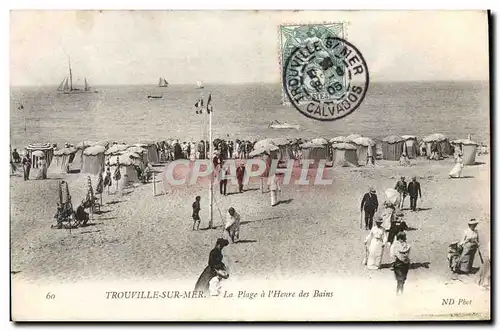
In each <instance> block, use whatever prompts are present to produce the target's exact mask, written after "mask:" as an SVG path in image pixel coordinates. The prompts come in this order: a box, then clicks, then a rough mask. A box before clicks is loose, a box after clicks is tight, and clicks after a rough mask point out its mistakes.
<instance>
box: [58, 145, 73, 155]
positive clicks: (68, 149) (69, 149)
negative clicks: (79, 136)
mask: <svg viewBox="0 0 500 331" xmlns="http://www.w3.org/2000/svg"><path fill="white" fill-rule="evenodd" d="M76 151H77V149H76V148H74V147H65V148H61V149H57V150H55V151H54V155H70V154H73V153H76Z"/></svg>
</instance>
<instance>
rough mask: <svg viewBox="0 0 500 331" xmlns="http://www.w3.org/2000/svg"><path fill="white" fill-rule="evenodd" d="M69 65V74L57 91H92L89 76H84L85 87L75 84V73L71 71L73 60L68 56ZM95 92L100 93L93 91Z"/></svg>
mask: <svg viewBox="0 0 500 331" xmlns="http://www.w3.org/2000/svg"><path fill="white" fill-rule="evenodd" d="M68 67H69V75H68V76H67V77H65V78H64V79H63V80H62V82H61V84H59V87H58V88H57V91H59V92H62V93H64V94H77V93H91V92H92V91H91V89H90V85H89V83H88V82H87V78H86V77H85V78H84V85H83V88H77V87H75V86H74V85H73V73H72V71H71V61H70V59H69V58H68ZM93 93H98V92H97V91H93Z"/></svg>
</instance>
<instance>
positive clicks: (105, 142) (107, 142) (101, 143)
mask: <svg viewBox="0 0 500 331" xmlns="http://www.w3.org/2000/svg"><path fill="white" fill-rule="evenodd" d="M92 146H102V147H104V148H108V146H109V141H106V140H99V141H97V142H95V143H94V144H93V145H92Z"/></svg>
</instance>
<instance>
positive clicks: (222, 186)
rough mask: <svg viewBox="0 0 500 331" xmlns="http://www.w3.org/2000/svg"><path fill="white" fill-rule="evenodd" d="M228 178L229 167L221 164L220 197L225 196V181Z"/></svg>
mask: <svg viewBox="0 0 500 331" xmlns="http://www.w3.org/2000/svg"><path fill="white" fill-rule="evenodd" d="M228 177H229V167H228V166H227V165H226V164H223V165H222V166H221V168H220V172H219V189H220V195H227V179H228Z"/></svg>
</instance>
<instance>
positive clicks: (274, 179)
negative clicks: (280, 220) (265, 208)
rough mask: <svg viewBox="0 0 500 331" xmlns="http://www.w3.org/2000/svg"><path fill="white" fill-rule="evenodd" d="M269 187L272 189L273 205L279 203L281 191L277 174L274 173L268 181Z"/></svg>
mask: <svg viewBox="0 0 500 331" xmlns="http://www.w3.org/2000/svg"><path fill="white" fill-rule="evenodd" d="M267 186H268V189H269V190H270V191H271V207H274V206H276V205H277V204H278V191H280V192H281V186H280V181H279V178H278V176H277V174H272V175H271V177H269V179H268V181H267Z"/></svg>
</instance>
